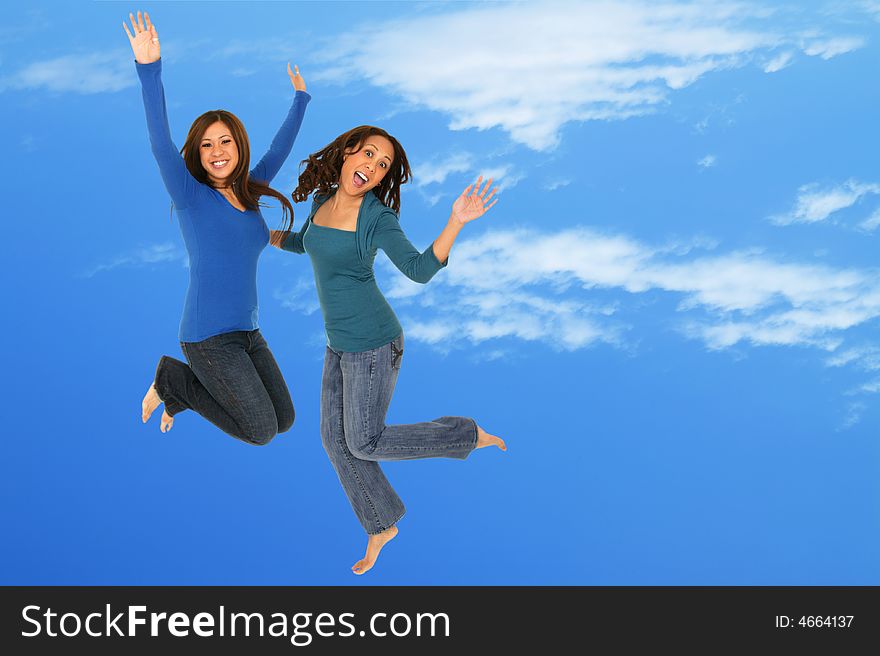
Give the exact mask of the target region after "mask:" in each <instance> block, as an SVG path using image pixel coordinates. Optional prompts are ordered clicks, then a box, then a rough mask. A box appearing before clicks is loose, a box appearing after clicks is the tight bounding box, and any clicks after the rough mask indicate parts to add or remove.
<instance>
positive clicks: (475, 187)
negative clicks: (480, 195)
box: [474, 175, 483, 196]
mask: <svg viewBox="0 0 880 656" xmlns="http://www.w3.org/2000/svg"><path fill="white" fill-rule="evenodd" d="M482 182H483V176H482V175H481V176H480V177H479V178H477V184H475V185H474V195H475V196H476V195H477V192H478V191H479V190H480V184H482Z"/></svg>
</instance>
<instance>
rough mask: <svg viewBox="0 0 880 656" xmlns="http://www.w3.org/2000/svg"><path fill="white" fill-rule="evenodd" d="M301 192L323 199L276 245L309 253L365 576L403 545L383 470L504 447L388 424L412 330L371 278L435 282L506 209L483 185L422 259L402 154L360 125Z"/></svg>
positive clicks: (331, 405) (460, 427)
mask: <svg viewBox="0 0 880 656" xmlns="http://www.w3.org/2000/svg"><path fill="white" fill-rule="evenodd" d="M304 164H306V166H305V169H304V170H303V172H302V174H301V175H300V177H299V184H298V186H297V188H296V190H295V191H294V192H293V199H294V200H295V201H297V202H300V201H304V200H305V199H306V198H307V197H308V196H309V195H310V194H312V193H313V192H314V196H313V202H312V208H311V212H310V214H309V218H308V219H307V220H306V222H305V223H304V224H303V226H302V228H301V229H300V230H299V231H298V232H296V233H294V232H291V231H290V230H289V229H288V230H286V231H278V232H276V233H274V234H273V240H272V243H273V245H277V246H278V247H279V248H282V249H284V250H288V251H292V252H294V253H304V252H305V253H308V255H309V257H310V258H311V261H312V267H313V268H314V272H315V283H316V286H317V290H318V299H319V301H320V304H321V311H322V313H323V316H324V326H325V329H326V333H327V342H328V345H327V350H326V352H325V357H324V373H323V377H322V383H321V439H322V442H323V444H324V448H325V449H326V451H327V454H328V455H329V456H330V462H331V463H332V464H333V467H334V468H335V470H336V473H337V475H338V476H339V481H340V482H341V483H342V487H343V489H344V490H345V493H346V495H347V496H348V500H349V502H350V503H351V505H352V508H353V509H354V512H355V514H356V515H357V518H358V520H359V521H360V523H361V525H362V526H363V527H364V530H365V531H366V532H367V534H368V536H369V538H368V541H367V551H366V554H365V556H364V557H363V558H362V559H361V560H359V561H358V562H357V563H355V565H354V566H353V567H352V571H353V572H354V573H355V574H363V573H365V572H366V571H367V570H369V569H370V568H371V567H373V565H374V563H375V562H376V558H377V556H378V555H379V552H380V551H381V549H382V547H383V546H384V545H385V544H386V543H387V542H388V541H389V540H391V539H392V538H393V537H394V536H395V535H397V526H396V524H397V521H398V520H399V519H400V518H401V517H402V516H403V513H404V506H403V502H402V501H401V500H400V498H399V497H398V496H397V494H396V493H395V492H394V490H393V489H392V488H391V485H390V484H389V483H388V480H387V479H386V478H385V475H384V474H383V473H382V470H381V468H380V467H379V464H378V461H383V460H409V459H414V458H436V457H446V458H460V459H464V458H467V456H468V455H469V454H470V453H471V451H473V450H474V449H478V448H481V447H484V446H490V445H494V446H497V447H499V448H500V449H502V450H506V446H505V444H504V442H503V441H502V440H501V439H500V438H498V437H496V436H494V435H489V434H488V433H486V432H485V431H484V430H483V429H482V428H480V427H479V426H477V423H476V422H475V421H474V420H473V419H470V418H466V417H440V418H438V419H434V420H433V421H430V422H424V423H418V424H406V425H393V426H389V425H386V424H385V414H386V412H387V410H388V405H389V403H390V402H391V396H392V394H393V393H394V386H395V383H396V382H397V376H398V373H399V372H400V367H401V364H402V360H403V352H404V344H403V330H402V328H401V326H400V323H399V322H398V320H397V317H396V316H395V314H394V312H393V311H392V309H391V307H390V306H389V305H388V302H387V301H386V300H385V297H384V296H383V295H382V292H381V291H379V287H378V286H377V285H376V280H375V278H374V276H373V261H374V259H375V257H376V251H377V249H380V248H381V249H382V250H383V251H385V253H386V254H387V255H388V257H389V258H390V259H391V261H392V262H393V263H394V264H395V266H397V268H398V269H400V270H401V271H402V272H403V273H404V274H405V275H406V276H408V277H409V278H411V279H412V280H415V281H416V282H421V283H426V282H428V281H429V280H430V279H431V278H432V277H433V276H434V274H435V273H437V272H438V271H439V270H440V269H441V268H443V267H444V266H446V261H447V258H448V257H449V251H450V249H451V248H452V244H453V242H454V241H455V238H456V237H457V236H458V233H459V232H460V231H461V228H462V226H463V225H464V224H465V223H467V222H468V221H472V220H473V219H476V218H478V217H480V216H482V215H483V214H484V213H485V212H486V211H487V210H488V209H489V208H491V207H492V206H493V205H494V204H495V203H496V202H497V199H496V200H493V201H492V202H491V203H489V200H490V199H491V198H492V196H493V195H494V194H495V190H491V191H490V188H491V184H492V180H489V181H488V182H487V183H486V184H485V186H483V187H482V189H481V188H480V187H481V183H482V177H481V178H479V179H478V180H477V182H476V184H475V185H471V186H469V187H468V188H467V189H465V191H464V192H463V193H462V194H461V196H460V197H459V198H458V199H457V200H456V201H455V203H454V205H453V206H452V213H451V215H450V217H449V221H448V223H447V225H446V227H445V228H444V229H443V231H442V232H441V233H440V236H439V237H438V238H437V239H436V240H435V241H434V243H433V244H432V245H431V246H429V247H428V248H427V249H426V250H425V251H424V252H422V253H420V252H419V251H418V250H416V249H415V247H413V245H412V244H411V243H410V241H409V240H408V239H407V238H406V236H405V235H404V233H403V230H401V228H400V223H399V219H398V215H397V212H398V210H399V209H400V185H401V184H403V183H405V182H407V181H408V180H409V177H410V168H409V164H408V162H407V159H406V154H405V153H404V151H403V148H402V147H401V146H400V144H399V143H398V142H397V140H396V139H394V137H392V136H391V135H389V134H388V133H387V132H385V131H384V130H382V129H379V128H375V127H371V126H361V127H358V128H354V129H353V130H350V131H349V132H346V133H345V134H343V135H340V136H339V137H338V138H337V139H335V140H334V141H333V143H331V144H329V145H328V146H327V147H326V148H324V149H323V150H321V151H319V152H317V153H315V154H313V155H310V156H309V158H308V160H305V161H304Z"/></svg>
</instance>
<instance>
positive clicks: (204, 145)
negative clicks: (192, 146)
mask: <svg viewBox="0 0 880 656" xmlns="http://www.w3.org/2000/svg"><path fill="white" fill-rule="evenodd" d="M210 147H211V144H209V143H203V144H202V148H210Z"/></svg>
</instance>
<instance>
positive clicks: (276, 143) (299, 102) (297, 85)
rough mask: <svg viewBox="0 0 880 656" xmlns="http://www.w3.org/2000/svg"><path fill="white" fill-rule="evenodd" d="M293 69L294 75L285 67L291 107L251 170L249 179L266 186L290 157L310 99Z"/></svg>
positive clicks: (299, 77)
mask: <svg viewBox="0 0 880 656" xmlns="http://www.w3.org/2000/svg"><path fill="white" fill-rule="evenodd" d="M294 67H295V68H296V72H295V73H294V72H293V71H291V70H290V64H288V65H287V74H288V75H289V76H290V82H291V84H293V88H294V89H296V94H295V95H294V97H293V105H292V106H291V108H290V111H289V112H288V113H287V118H286V119H284V123H282V124H281V127H280V128H279V129H278V132H277V133H276V134H275V138H274V139H272V145H270V146H269V150H268V151H266V154H265V155H263V157H262V159H260V161H259V162H258V163H257V165H256V166H255V167H254V168H253V169H252V170H251V177H253V178H254V179H255V180H261V181H263V182H265V183H266V184H268V183H270V182H271V181H272V178H274V177H275V176H276V175H277V174H278V171H280V170H281V166H282V165H283V164H284V161H285V160H286V159H287V156H288V155H290V151H291V149H292V148H293V142H294V141H295V140H296V135H297V134H299V128H300V126H301V125H302V121H303V116H305V113H306V105H308V104H309V101H310V100H311V99H312V97H311V96H310V95H309V94H308V93H306V83H305V80H303V78H302V75H300V74H299V67H298V66H294Z"/></svg>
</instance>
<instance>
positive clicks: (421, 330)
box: [0, 0, 880, 585]
mask: <svg viewBox="0 0 880 656" xmlns="http://www.w3.org/2000/svg"><path fill="white" fill-rule="evenodd" d="M138 8H141V9H146V10H148V11H150V13H151V16H152V17H153V19H154V20H155V23H156V25H157V27H158V29H159V34H160V36H161V37H162V48H163V61H164V69H163V75H164V82H165V88H166V96H167V98H168V102H169V107H168V111H169V115H170V120H171V127H172V133H173V134H174V136H175V138H176V140H177V141H178V142H180V141H181V140H182V139H183V137H184V135H185V132H186V130H187V128H188V126H189V124H190V122H191V121H192V119H193V118H194V117H195V116H197V115H198V114H200V113H201V112H203V111H206V110H207V109H210V108H213V107H223V108H226V109H229V110H231V111H233V112H235V113H236V114H237V115H238V116H239V117H240V118H242V120H243V121H244V123H245V125H246V126H247V128H248V132H249V135H250V139H251V144H252V148H253V150H254V151H255V152H261V150H262V149H263V148H265V147H266V145H267V144H268V142H269V140H270V139H271V137H272V135H273V134H274V131H275V129H276V128H277V125H278V122H279V121H280V120H281V119H282V118H283V117H284V115H285V113H286V111H287V107H288V106H289V102H290V100H291V98H292V89H291V87H290V83H289V80H288V78H287V75H286V73H285V68H286V64H287V62H288V61H291V62H295V63H297V64H298V65H299V67H300V70H301V71H302V73H303V75H304V77H305V79H306V82H307V84H308V90H309V92H310V93H311V94H312V95H313V101H312V103H311V104H310V106H309V109H308V112H307V115H306V119H305V122H304V124H303V128H302V130H301V132H300V135H299V137H298V140H297V143H296V145H295V147H294V152H293V155H292V156H291V158H290V160H289V161H288V163H287V164H286V166H285V167H284V169H283V170H282V172H281V174H280V175H279V177H278V178H276V181H275V187H276V188H278V189H280V190H282V191H284V192H287V193H289V192H290V191H291V190H292V188H293V183H294V180H295V178H296V175H297V163H298V161H299V160H301V159H302V158H304V157H305V156H306V155H307V154H308V153H309V152H312V151H314V150H317V149H318V148H320V147H322V146H323V145H325V144H326V143H327V142H328V141H330V140H331V139H332V138H333V137H335V136H336V135H337V134H339V133H340V132H343V131H345V130H346V129H348V128H350V127H353V126H355V125H360V124H363V123H371V124H377V125H381V126H382V127H384V128H386V129H387V130H389V131H390V132H391V133H392V134H394V135H395V136H396V137H397V138H398V139H399V140H400V141H401V143H402V144H403V145H404V147H405V148H406V150H407V154H408V156H409V160H410V162H411V163H412V164H413V167H414V171H415V176H414V181H413V183H412V184H410V185H409V187H408V188H406V189H405V191H404V193H403V195H402V210H401V220H402V224H403V226H404V229H405V230H406V231H407V233H408V234H409V236H410V237H411V239H412V240H413V241H414V243H416V244H417V245H419V246H427V245H428V244H429V243H430V242H431V240H432V239H433V238H434V237H435V236H436V235H437V234H438V233H439V231H440V229H441V228H442V226H443V224H444V222H445V220H446V218H447V217H448V213H449V208H450V205H451V203H452V201H453V200H454V198H455V197H456V196H457V194H458V193H459V192H460V191H461V189H463V188H464V187H465V186H466V185H467V184H468V182H469V181H470V180H471V179H473V178H474V177H476V175H478V174H480V173H485V174H494V175H496V176H498V177H499V182H500V184H501V185H502V187H503V189H502V193H501V195H500V201H499V203H498V204H497V205H496V207H495V208H494V209H493V210H492V211H491V212H490V213H489V214H488V215H487V216H486V217H484V218H482V219H480V220H479V221H477V222H475V223H473V224H470V225H469V226H467V228H466V229H465V231H464V232H463V233H462V235H461V237H460V240H459V242H458V243H457V244H456V246H455V248H454V250H453V254H452V257H451V261H450V265H449V267H448V269H446V270H444V271H443V272H441V273H440V274H439V275H438V276H437V277H436V278H435V279H434V280H433V281H432V282H431V283H430V284H429V285H427V286H424V287H421V286H417V285H414V284H411V283H409V282H408V281H406V280H405V279H403V278H402V277H401V276H400V275H399V274H397V273H396V272H395V271H394V270H393V268H392V267H391V266H390V264H389V263H388V262H387V259H385V258H384V257H381V256H380V257H379V258H377V275H378V277H379V281H380V285H381V286H382V288H383V289H384V290H385V292H386V294H387V295H388V298H389V300H390V302H391V303H392V306H393V307H394V308H395V309H396V311H397V313H398V315H399V317H400V319H401V322H402V323H403V325H404V330H405V332H406V335H407V345H408V346H407V358H408V359H407V360H406V361H405V363H404V369H403V373H402V375H401V378H400V381H399V383H398V388H397V392H396V395H395V399H394V401H393V403H392V406H391V410H390V413H389V418H388V419H389V421H390V422H401V423H402V422H410V421H420V420H425V419H429V418H432V417H435V416H439V415H443V414H461V415H468V416H474V417H476V418H477V419H478V421H479V422H480V423H481V425H483V426H484V427H485V428H486V429H487V430H489V431H490V432H494V433H497V434H499V435H501V436H503V437H504V438H505V439H506V440H507V441H508V445H509V451H508V452H507V453H506V454H500V453H498V452H489V450H483V451H480V452H477V453H474V454H473V455H472V456H471V457H470V458H469V459H468V460H467V461H465V462H457V461H422V462H405V463H390V464H387V465H385V468H386V472H387V473H388V476H389V478H390V480H391V481H392V483H393V484H394V485H395V487H396V488H397V490H398V492H399V493H400V495H401V497H402V498H403V499H404V501H405V503H406V504H407V507H408V513H407V516H406V517H405V519H404V520H403V521H402V522H401V524H400V530H401V533H400V536H399V537H398V539H396V540H395V541H394V542H393V543H392V544H390V545H389V546H388V547H387V548H386V550H385V552H384V553H383V555H382V556H381V559H380V561H379V564H378V566H377V567H376V568H375V569H374V570H373V571H371V572H370V573H369V574H367V575H366V576H365V577H363V578H356V577H354V576H353V575H352V574H351V573H350V572H349V567H350V566H351V564H352V563H353V562H354V561H355V560H357V558H359V557H360V555H361V553H362V549H363V546H364V544H365V537H364V535H363V533H362V532H361V529H360V527H359V525H358V524H357V522H356V520H355V518H354V515H353V513H352V512H351V510H350V508H349V507H348V504H347V501H346V500H345V498H344V496H343V494H342V491H341V489H340V488H339V485H338V482H337V481H336V478H335V475H334V473H333V471H332V468H331V467H330V464H329V462H328V461H327V458H326V456H325V454H324V452H323V449H322V447H321V444H320V438H319V435H318V398H319V391H320V389H319V388H320V372H321V362H322V353H323V342H324V338H323V335H322V323H321V319H320V311H319V310H318V308H317V299H316V295H315V292H314V287H313V284H312V278H311V267H310V265H309V263H308V261H307V260H306V259H305V258H301V257H297V256H294V255H291V254H287V253H280V252H277V251H274V250H273V249H269V250H268V251H267V252H266V253H265V254H264V256H263V258H262V260H261V263H260V270H259V293H260V303H261V305H260V324H261V328H262V330H263V333H264V335H265V336H266V338H267V340H268V342H269V344H270V346H271V347H272V349H273V351H274V353H275V355H276V358H277V359H278V361H279V363H280V365H281V368H282V370H283V372H284V374H285V377H286V379H287V381H288V384H289V386H290V388H291V390H292V393H293V398H294V403H295V404H296V407H297V410H298V417H297V423H296V425H295V426H294V428H293V430H292V431H291V432H290V433H288V434H285V435H281V436H279V437H278V438H276V440H275V441H274V442H273V443H272V444H271V445H269V446H268V447H266V448H253V447H247V446H245V445H243V444H241V443H238V442H236V441H235V440H233V439H232V438H229V437H228V436H225V435H224V434H222V433H220V432H219V431H218V430H217V429H215V428H214V427H213V426H211V425H209V424H208V423H207V422H205V421H204V420H202V419H201V418H199V417H197V416H196V415H194V414H191V413H187V414H184V415H181V416H180V417H179V418H178V419H177V421H176V422H175V426H174V429H173V430H172V431H171V432H170V433H169V434H167V435H162V434H161V433H160V432H159V429H158V422H157V421H155V420H154V421H153V422H151V423H150V424H148V425H147V426H144V425H142V424H141V422H140V418H139V414H140V410H139V409H140V399H141V398H142V396H143V393H144V391H145V390H146V388H147V386H148V384H149V382H150V378H151V376H152V373H153V370H154V367H155V364H156V361H157V359H158V357H159V356H160V355H161V354H163V353H168V354H171V355H174V356H176V357H180V354H179V347H178V345H177V342H176V334H177V325H178V322H179V319H180V313H181V308H182V303H183V296H184V292H185V287H186V281H187V271H186V266H185V265H186V261H185V252H184V250H183V245H182V240H181V237H180V234H179V231H178V225H177V222H176V220H171V218H170V216H169V207H170V201H169V199H168V196H167V194H166V192H165V191H164V189H163V187H162V184H161V180H160V178H159V175H158V171H157V169H156V165H155V162H154V161H153V159H152V157H151V155H150V151H149V146H148V141H147V136H146V128H145V125H144V117H143V110H142V107H141V98H140V92H139V89H138V86H137V78H136V75H135V72H134V65H133V63H132V57H131V52H130V49H129V46H128V42H127V40H126V38H125V34H124V32H123V31H122V27H121V22H122V20H123V18H124V17H125V16H126V15H127V13H128V11H130V10H136V9H138ZM365 9H367V11H365ZM878 40H880V4H878V3H877V2H876V1H873V0H869V1H864V2H858V1H854V2H838V1H829V2H814V3H791V4H789V5H783V4H778V3H766V2H765V3H753V2H740V3H735V4H734V3H674V2H667V3H612V2H606V3H580V4H573V3H562V4H554V3H491V4H480V3H413V4H407V3H370V4H369V5H365V4H364V3H324V4H322V3H302V4H299V3H297V4H288V3H262V4H247V5H245V4H244V3H217V4H213V3H208V2H200V3H153V4H151V5H143V6H141V7H137V6H135V5H128V4H123V3H116V2H103V3H81V4H79V3H58V4H57V5H52V4H49V3H35V4H32V5H30V6H28V7H21V6H19V7H16V8H13V9H9V10H7V11H6V12H5V14H4V26H3V28H2V29H0V99H2V102H0V118H2V122H3V125H5V126H7V132H6V135H7V136H6V141H7V143H11V144H12V151H13V155H14V156H13V157H11V158H6V159H5V160H4V164H3V165H2V166H3V179H4V180H5V182H6V184H5V185H4V188H6V189H7V190H8V192H7V194H6V199H5V204H6V211H5V212H4V216H5V217H6V220H5V221H4V226H5V228H6V231H7V247H6V249H5V253H6V262H7V264H6V270H7V275H6V276H4V279H3V294H4V299H5V302H6V306H7V308H8V310H7V321H6V329H5V333H4V336H5V341H6V344H7V348H6V356H5V361H6V363H7V367H6V371H7V375H6V376H5V379H4V383H3V395H4V397H5V399H6V401H7V403H6V410H7V412H6V416H5V420H4V423H5V427H4V432H5V434H6V435H7V440H6V452H7V455H6V457H4V458H3V459H2V465H0V467H2V470H0V471H2V483H0V485H2V486H3V489H4V497H5V499H6V502H5V503H4V504H3V510H2V521H3V526H4V527H5V530H6V535H7V539H5V540H3V544H2V546H0V550H2V556H3V558H2V562H3V563H4V566H3V569H2V577H0V582H2V583H4V584H316V585H322V584H356V585H364V584H550V585H569V584H576V585H594V584H611V585H631V584H645V585H653V584H672V585H678V584H698V585H699V584H733V585H738V584H753V585H754V584H756V585H763V584H795V585H799V584H817V585H826V584H874V585H876V584H878V583H880V565H878V561H877V556H876V554H877V553H880V529H878V522H880V476H878V475H877V474H878V467H880V444H878V439H877V435H878V432H877V427H878V422H880V411H878V408H877V399H878V396H877V395H878V393H880V340H878V338H877V337H876V333H877V329H878V327H880V284H878V283H877V280H878V279H880V278H878V275H877V273H878V254H877V248H878V241H877V240H878V232H880V230H878V228H880V171H878V167H877V150H878V145H880V140H878V137H877V129H876V124H875V121H876V107H877V106H878V101H880V98H878V86H877V85H876V84H875V83H874V77H875V71H876V62H877V61H878V55H880V50H878ZM306 210H307V207H306V206H305V205H298V206H297V207H296V221H297V223H298V222H299V221H300V220H301V219H302V218H303V217H304V216H305V213H306ZM264 214H265V216H266V218H267V221H268V222H269V223H270V225H273V226H274V225H275V224H276V223H277V222H278V221H279V219H280V213H279V212H278V211H277V208H275V209H271V210H269V211H267V212H265V213H264Z"/></svg>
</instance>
